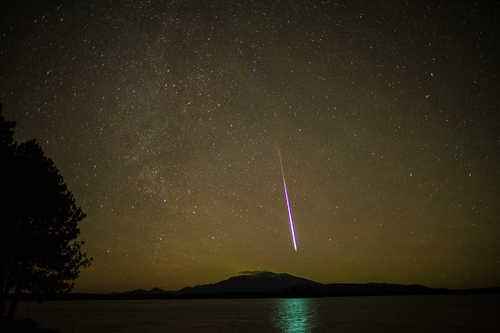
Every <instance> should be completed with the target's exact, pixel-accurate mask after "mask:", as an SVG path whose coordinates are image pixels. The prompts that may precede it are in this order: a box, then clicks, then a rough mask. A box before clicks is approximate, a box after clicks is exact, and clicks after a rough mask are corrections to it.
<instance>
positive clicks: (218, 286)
mask: <svg viewBox="0 0 500 333" xmlns="http://www.w3.org/2000/svg"><path fill="white" fill-rule="evenodd" d="M321 286H322V284H321V283H318V282H314V281H311V280H307V279H304V278H300V277H296V276H293V275H290V274H286V273H273V272H268V271H245V272H240V275H238V276H233V277H230V278H229V279H227V280H223V281H220V282H217V283H214V284H204V285H200V286H195V287H186V288H184V289H181V290H179V291H178V293H179V294H180V295H200V296H202V295H203V296H209V295H243V294H245V295H248V294H256V295H259V294H283V293H287V292H288V291H291V290H298V289H316V288H319V287H321Z"/></svg>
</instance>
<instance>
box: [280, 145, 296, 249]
mask: <svg viewBox="0 0 500 333" xmlns="http://www.w3.org/2000/svg"><path fill="white" fill-rule="evenodd" d="M278 154H279V157H280V166H281V177H282V178H283V188H284V191H285V198H286V206H287V208H288V219H289V220H290V232H291V233H292V240H293V248H294V249H295V252H297V242H296V240H295V230H294V228H293V218H292V209H291V208H290V200H288V190H287V188H286V181H285V171H283V161H282V160H281V152H280V150H279V149H278Z"/></svg>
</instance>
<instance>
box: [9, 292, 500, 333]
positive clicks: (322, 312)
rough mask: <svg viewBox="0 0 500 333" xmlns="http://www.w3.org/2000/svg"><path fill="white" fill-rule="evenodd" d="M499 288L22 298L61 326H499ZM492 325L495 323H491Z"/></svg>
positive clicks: (27, 309) (30, 312)
mask: <svg viewBox="0 0 500 333" xmlns="http://www.w3.org/2000/svg"><path fill="white" fill-rule="evenodd" d="M499 301H500V295H447V296H380V297H379V296H370V297H329V298H267V299H212V300H206V299H204V300H126V301H109V300H102V301H95V300H92V301H50V302H44V303H41V304H38V303H34V302H25V303H21V304H20V306H19V313H18V317H20V318H22V317H31V318H33V319H34V320H36V321H37V322H38V323H40V326H42V327H46V328H57V329H60V330H62V331H63V332H68V333H71V332H75V333H76V332H92V333H98V332H238V333H244V332H454V333H456V332H473V331H476V332H480V331H486V330H493V329H495V328H496V331H498V328H499V327H500V326H499V319H498V318H497V317H498V314H499V310H498V309H499V308H500V304H499V303H500V302H499ZM493 331H494V330H493Z"/></svg>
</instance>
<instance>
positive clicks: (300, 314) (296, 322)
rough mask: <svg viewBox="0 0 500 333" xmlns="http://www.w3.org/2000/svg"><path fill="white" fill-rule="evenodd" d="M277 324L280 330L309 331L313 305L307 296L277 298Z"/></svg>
mask: <svg viewBox="0 0 500 333" xmlns="http://www.w3.org/2000/svg"><path fill="white" fill-rule="evenodd" d="M276 311H277V313H276V322H277V326H278V328H279V329H280V331H281V332H287V333H294V332H310V331H311V330H312V323H314V321H315V320H314V318H313V317H314V305H313V304H312V303H311V300H310V299H308V298H282V299H279V300H278V305H277V310H276Z"/></svg>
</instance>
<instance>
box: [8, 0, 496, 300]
mask: <svg viewBox="0 0 500 333" xmlns="http://www.w3.org/2000/svg"><path fill="white" fill-rule="evenodd" d="M8 2H12V3H14V1H8ZM16 3H19V5H17V6H18V7H15V5H14V4H2V5H1V6H2V7H3V8H2V14H1V15H2V17H1V23H0V24H1V26H0V27H1V30H0V33H1V35H0V66H1V67H0V101H1V102H2V103H3V106H4V114H5V117H6V118H7V119H9V120H15V121H16V122H17V129H16V139H17V140H18V141H23V140H27V139H31V138H36V139H37V140H38V141H39V142H40V143H41V144H42V147H43V149H44V151H45V152H46V154H47V155H48V156H49V157H51V158H52V159H53V160H54V162H55V163H56V165H57V166H58V168H59V169H60V171H61V173H62V175H63V176H64V179H65V181H66V184H67V185H68V186H69V188H70V190H71V191H72V192H73V194H74V195H75V198H76V200H77V203H78V204H79V205H80V206H81V207H82V209H83V210H84V211H85V212H86V213H87V214H88V217H87V218H86V219H84V220H83V221H82V222H81V235H80V237H81V239H83V240H86V242H87V244H86V245H85V250H86V251H87V253H88V254H89V255H91V256H93V257H94V262H93V265H92V267H91V268H89V269H85V270H84V271H83V272H82V274H81V277H80V279H79V280H78V281H77V283H76V291H93V292H107V291H121V290H130V289H137V288H144V289H150V288H151V287H160V288H163V289H169V290H170V289H179V288H182V287H184V286H186V285H194V284H201V283H209V282H216V281H219V280H222V279H225V278H228V277H230V276H232V275H236V274H237V273H238V272H240V271H247V270H270V271H274V272H287V273H290V274H294V275H298V276H302V277H305V278H309V279H313V280H315V281H318V282H324V283H333V282H352V283H360V282H391V283H405V284H407V283H408V284H409V283H417V284H424V285H428V286H432V287H451V288H462V287H486V286H493V285H498V284H499V282H500V241H499V236H500V218H499V216H500V205H499V204H500V186H499V185H500V121H499V116H498V114H499V112H500V110H499V106H500V103H499V98H498V92H499V91H500V85H499V83H498V82H499V81H498V80H499V72H500V71H499V55H500V52H499V44H500V43H499V42H498V35H495V34H494V31H495V30H497V29H499V27H498V25H499V24H498V23H497V22H498V21H499V20H500V10H499V9H500V7H499V5H498V2H494V1H491V2H486V1H477V2H474V1H463V2H460V1H457V2H448V1H341V0H338V1H327V0H325V1H277V0H276V1H227V2H223V1H176V0H172V1H33V2H32V5H31V6H30V5H29V4H30V2H28V1H26V2H22V1H19V2H16ZM459 3H465V4H459ZM278 149H279V150H281V154H282V157H283V165H284V170H285V176H286V181H287V186H288V191H289V196H290V202H291V208H292V212H293V217H294V222H295V231H296V235H297V243H298V252H295V251H294V250H293V244H292V242H291V236H290V227H289V222H288V213H287V207H286V202H285V198H284V193H283V185H282V179H281V173H280V162H279V156H278ZM36 199H37V198H33V200H36Z"/></svg>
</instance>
